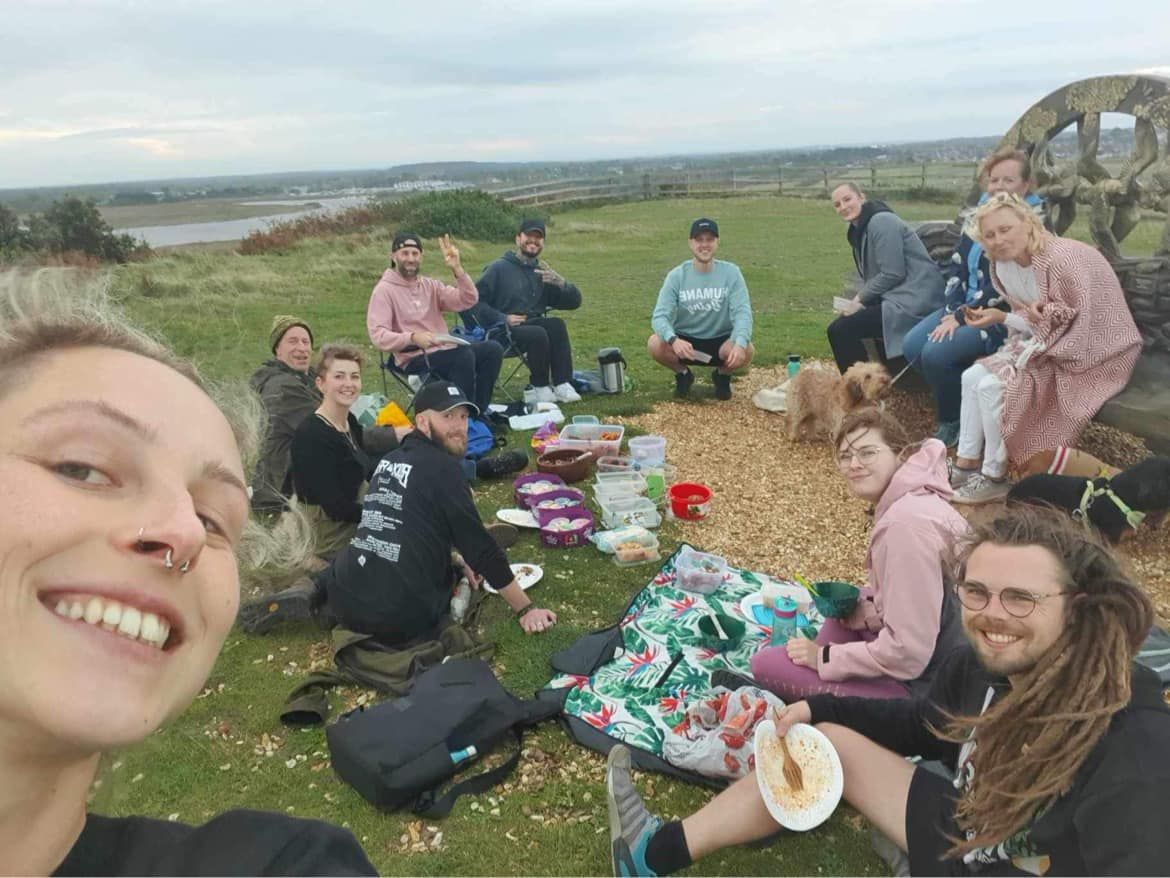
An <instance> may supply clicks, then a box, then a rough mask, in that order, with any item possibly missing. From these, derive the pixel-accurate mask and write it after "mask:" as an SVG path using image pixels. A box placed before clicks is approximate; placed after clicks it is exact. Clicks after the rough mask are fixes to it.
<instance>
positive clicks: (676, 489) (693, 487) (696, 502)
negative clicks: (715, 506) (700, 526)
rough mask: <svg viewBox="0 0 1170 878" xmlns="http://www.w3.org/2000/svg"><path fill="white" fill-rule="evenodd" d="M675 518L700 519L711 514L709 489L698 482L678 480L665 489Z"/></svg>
mask: <svg viewBox="0 0 1170 878" xmlns="http://www.w3.org/2000/svg"><path fill="white" fill-rule="evenodd" d="M666 493H667V495H668V496H669V497H670V511H671V512H673V513H674V516H675V518H681V519H683V520H685V521H702V520H703V519H704V518H706V517H707V516H708V515H710V514H711V489H710V488H708V487H707V486H706V485H700V484H699V483H698V482H679V483H678V484H676V485H671V486H670V488H669V489H668V490H667V492H666Z"/></svg>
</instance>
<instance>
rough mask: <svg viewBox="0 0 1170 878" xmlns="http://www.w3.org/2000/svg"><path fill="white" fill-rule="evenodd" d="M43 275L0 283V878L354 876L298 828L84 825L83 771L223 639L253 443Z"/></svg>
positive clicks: (187, 681)
mask: <svg viewBox="0 0 1170 878" xmlns="http://www.w3.org/2000/svg"><path fill="white" fill-rule="evenodd" d="M61 278H62V274H61V273H59V272H47V271H45V272H40V273H38V274H37V275H35V276H34V277H33V278H32V279H30V278H26V277H20V276H17V275H15V274H11V273H9V274H0V424H2V425H3V428H2V429H0V777H3V778H4V781H3V783H2V784H0V873H4V874H24V875H45V874H50V873H56V874H62V875H73V874H89V875H99V874H141V875H159V874H212V873H219V874H224V873H232V874H322V873H346V874H373V869H372V867H371V866H370V864H369V862H368V860H366V858H365V856H364V854H363V853H362V851H361V849H360V848H359V847H358V845H357V843H356V842H355V841H354V839H353V837H352V836H351V835H350V834H349V833H348V832H345V831H343V830H341V829H337V828H335V827H332V826H328V825H326V824H324V823H318V822H315V821H306V820H294V819H292V818H289V817H285V816H283V815H276V814H261V813H258V812H252V811H234V812H228V813H226V814H223V815H220V816H219V817H217V818H216V819H214V820H212V821H211V822H209V823H207V824H205V825H203V826H200V827H191V826H185V825H183V824H179V823H171V822H165V821H157V820H147V819H145V818H136V817H130V818H118V819H112V818H105V817H98V816H94V815H88V814H87V813H86V794H87V792H88V790H89V789H90V786H91V784H92V782H93V780H94V776H95V774H96V772H97V768H98V762H99V759H100V757H101V754H102V753H103V752H104V751H108V750H113V749H119V748H124V747H129V746H132V745H134V744H137V743H139V742H141V741H143V740H144V739H145V738H147V737H148V736H149V735H151V734H153V733H154V732H155V730H156V729H158V727H159V726H160V725H162V724H163V723H164V722H166V721H167V720H168V719H171V718H173V717H175V716H177V715H178V714H179V713H181V712H182V711H183V710H184V709H185V708H186V707H187V706H188V705H189V704H190V702H191V700H192V699H193V698H194V697H195V695H196V694H197V693H198V692H199V690H200V688H201V687H202V686H203V685H204V683H205V682H206V680H207V676H208V673H209V672H210V671H211V668H212V666H213V664H214V662H215V659H216V656H217V655H218V653H219V650H220V647H221V646H222V645H223V641H224V638H225V636H226V635H227V632H228V630H229V629H230V628H231V625H232V622H233V621H234V619H235V615H236V607H237V605H238V603H239V573H238V569H237V562H236V556H237V553H238V552H239V551H240V550H241V547H242V545H241V541H242V538H243V534H244V528H245V523H246V522H247V520H248V495H247V489H246V487H245V485H246V476H245V471H244V465H243V463H242V454H241V449H246V450H247V451H249V452H251V451H253V446H254V444H255V432H256V431H255V426H254V425H253V424H249V423H247V422H246V420H237V421H235V422H232V421H229V419H228V418H227V417H226V416H225V415H224V413H223V412H221V411H220V409H219V408H218V407H217V406H216V404H215V403H214V402H213V401H212V400H211V398H210V397H209V396H208V393H207V391H206V390H205V389H204V387H203V385H202V383H201V381H200V379H199V377H198V375H197V374H196V372H195V370H194V369H193V368H192V367H191V366H190V365H189V364H187V363H185V362H183V361H182V360H180V359H178V358H177V357H176V356H175V355H174V354H172V353H171V352H170V351H169V350H168V349H166V348H165V347H163V346H162V345H160V344H159V343H158V342H156V341H154V340H153V339H151V338H149V337H147V336H145V335H143V334H142V333H140V332H138V331H136V330H133V329H130V328H128V327H127V326H125V325H124V324H122V323H121V322H120V321H119V320H118V319H117V318H115V317H112V316H111V315H110V314H109V313H108V312H106V311H105V310H104V309H103V308H102V307H101V306H100V304H95V302H96V301H97V299H95V296H94V295H92V294H91V295H89V296H87V297H86V298H87V299H88V302H85V303H83V302H82V298H81V297H79V296H78V295H74V294H69V295H66V294H63V293H61V292H60V291H59V290H54V289H50V287H53V286H55V284H56V283H60V282H61V281H60V279H61ZM128 378H131V379H132V380H128ZM195 425H197V427H198V428H197V429H194V428H193V427H194V426H195Z"/></svg>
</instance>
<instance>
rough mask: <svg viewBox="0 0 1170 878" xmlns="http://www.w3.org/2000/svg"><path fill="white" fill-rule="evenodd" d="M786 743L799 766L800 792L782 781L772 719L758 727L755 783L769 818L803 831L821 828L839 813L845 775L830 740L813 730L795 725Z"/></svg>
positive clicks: (781, 758) (781, 752)
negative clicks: (838, 807)
mask: <svg viewBox="0 0 1170 878" xmlns="http://www.w3.org/2000/svg"><path fill="white" fill-rule="evenodd" d="M786 740H787V743H788V749H789V751H790V752H791V753H792V758H793V760H795V762H796V764H797V765H799V766H800V771H801V774H802V775H803V780H804V788H803V789H802V790H800V791H796V790H793V789H792V788H791V787H790V786H789V785H788V782H787V781H786V780H785V779H784V750H783V749H782V747H781V745H780V739H779V738H778V737H776V727H775V726H774V725H773V724H772V721H771V720H770V719H769V720H764V721H763V722H761V723H760V724H759V725H758V726H756V737H755V748H756V782H757V783H758V784H759V786H760V795H761V796H763V797H764V804H765V805H766V806H767V808H768V813H769V814H771V815H772V818H773V819H774V820H775V821H776V822H777V823H779V824H780V825H781V826H783V827H785V828H787V829H791V830H794V831H796V832H805V831H806V830H809V829H813V828H814V827H817V826H820V825H821V824H822V823H824V822H825V821H826V820H828V819H829V816H830V815H831V814H832V813H833V811H835V810H836V809H837V803H838V802H840V801H841V792H842V790H844V788H845V773H844V772H843V771H842V770H841V758H840V757H839V756H838V755H837V750H836V749H835V748H834V747H833V744H832V742H831V741H829V739H828V738H826V737H825V736H824V734H823V733H821V732H819V731H817V730H816V729H814V728H813V727H812V726H810V725H807V724H805V723H796V724H795V725H794V726H792V728H790V729H789V730H788V735H787V738H786Z"/></svg>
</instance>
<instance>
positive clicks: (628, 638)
mask: <svg viewBox="0 0 1170 878" xmlns="http://www.w3.org/2000/svg"><path fill="white" fill-rule="evenodd" d="M680 551H681V548H680ZM677 556H678V552H676V553H675V554H674V555H672V556H671V558H670V559H668V560H667V562H666V563H665V564H664V565H663V567H662V569H661V570H660V571H659V572H658V573H657V574H656V575H655V576H654V578H653V579H651V580H650V582H649V583H648V584H647V585H646V587H645V588H643V589H642V590H641V591H640V592H638V594H637V595H636V596H635V597H634V599H633V601H632V602H631V603H630V606H629V607H628V608H627V610H626V613H625V615H624V616H623V618H622V619H621V622H620V623H619V626H620V630H621V635H622V648H621V649H620V650H619V651H618V653H617V654H616V655H615V657H614V658H613V660H611V661H609V662H607V663H606V664H604V665H602V666H601V667H600V668H598V670H597V671H596V672H595V673H594V674H593V675H592V676H580V675H576V674H562V675H560V676H558V677H555V678H553V679H552V680H551V681H550V682H549V684H548V688H550V689H558V688H568V689H569V692H568V694H567V696H566V698H565V702H564V712H565V714H566V715H568V716H571V717H577V718H579V719H581V720H582V721H584V722H586V723H588V724H589V725H590V726H592V727H593V728H595V729H597V730H598V731H600V732H603V733H604V734H606V735H609V736H611V737H613V738H616V739H617V740H620V741H622V742H623V743H625V744H627V745H628V746H631V747H637V748H640V749H642V750H646V751H648V752H650V753H652V754H653V755H655V756H658V757H662V756H663V742H664V741H665V739H666V737H667V735H668V734H669V733H670V732H671V730H672V729H674V728H675V727H676V726H678V725H679V724H680V723H683V722H684V721H685V720H686V716H687V709H688V707H689V706H692V705H693V704H695V703H696V702H698V701H700V700H702V699H704V698H705V697H707V696H708V695H709V693H710V690H711V688H712V686H711V674H712V673H713V672H715V671H718V670H721V669H727V670H730V671H732V672H734V673H736V674H740V675H743V676H750V675H751V657H752V655H753V654H754V653H755V652H756V650H758V649H759V648H760V647H762V646H766V645H767V644H768V642H769V640H770V639H771V636H772V629H771V627H770V626H768V625H764V624H762V623H760V622H759V621H757V620H756V618H755V616H754V614H751V615H750V616H749V613H750V607H751V603H753V602H754V601H756V600H758V598H757V597H755V596H757V595H758V593H759V591H760V589H761V587H762V586H763V584H764V583H765V582H767V581H768V580H769V579H770V577H769V576H768V575H767V574H766V573H754V572H751V571H748V570H740V569H737V568H734V567H728V569H727V573H726V574H725V575H724V578H723V584H722V586H721V587H720V588H718V589H716V590H715V591H714V592H712V593H711V594H707V595H703V594H697V593H695V592H691V591H686V590H684V589H682V588H679V587H678V585H677V584H676V581H675V569H674V560H675V558H676V557H677ZM772 581H774V582H775V581H778V580H772ZM745 600H746V601H747V606H748V610H747V611H746V612H745V609H744V605H745ZM712 613H719V614H721V615H723V616H729V617H732V618H734V619H737V620H740V621H742V622H744V623H745V633H744V635H743V637H742V639H739V640H738V641H735V640H733V641H732V643H731V645H730V647H729V648H727V649H726V650H724V651H720V650H719V649H718V648H716V647H717V645H718V643H717V642H714V643H713V638H711V636H710V635H709V634H704V633H703V631H702V630H701V629H700V627H699V623H700V621H701V620H702V619H703V618H704V616H709V615H710V614H712ZM709 624H710V623H709V622H708V625H709ZM816 624H817V620H812V625H813V626H814V627H815V626H816ZM809 633H810V634H811V633H814V632H812V631H810V632H809ZM672 666H673V667H672ZM668 671H669V673H668Z"/></svg>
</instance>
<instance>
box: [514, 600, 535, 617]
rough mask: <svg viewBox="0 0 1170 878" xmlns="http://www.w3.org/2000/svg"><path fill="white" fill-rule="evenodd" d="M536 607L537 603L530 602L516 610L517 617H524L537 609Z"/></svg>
mask: <svg viewBox="0 0 1170 878" xmlns="http://www.w3.org/2000/svg"><path fill="white" fill-rule="evenodd" d="M535 609H536V604H534V603H529V604H528V605H526V606H524V607H521V608H520V609H519V610H517V611H516V618H517V619H523V618H524V617H525V616H526V615H528V613H529V611H531V610H535Z"/></svg>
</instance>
